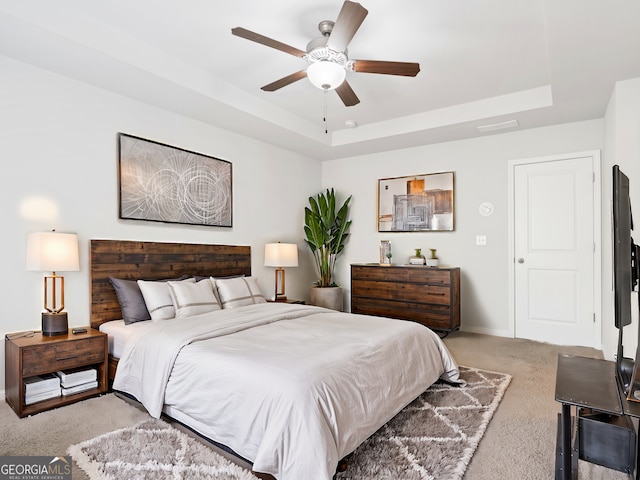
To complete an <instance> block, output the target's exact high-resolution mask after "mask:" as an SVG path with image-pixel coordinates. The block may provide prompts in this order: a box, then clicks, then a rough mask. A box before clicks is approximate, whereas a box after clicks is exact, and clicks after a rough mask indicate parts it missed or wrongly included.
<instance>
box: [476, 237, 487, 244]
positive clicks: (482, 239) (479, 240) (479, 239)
mask: <svg viewBox="0 0 640 480" xmlns="http://www.w3.org/2000/svg"><path fill="white" fill-rule="evenodd" d="M486 244H487V236H486V235H476V245H481V246H483V247H484V246H485V245H486Z"/></svg>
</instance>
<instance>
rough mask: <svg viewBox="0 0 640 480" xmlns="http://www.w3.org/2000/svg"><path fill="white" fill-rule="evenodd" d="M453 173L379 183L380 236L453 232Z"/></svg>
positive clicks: (393, 179) (401, 178)
mask: <svg viewBox="0 0 640 480" xmlns="http://www.w3.org/2000/svg"><path fill="white" fill-rule="evenodd" d="M453 225H454V224H453V172H443V173H428V174H424V175H411V176H408V177H395V178H382V179H380V180H378V231H379V232H432V231H452V230H453Z"/></svg>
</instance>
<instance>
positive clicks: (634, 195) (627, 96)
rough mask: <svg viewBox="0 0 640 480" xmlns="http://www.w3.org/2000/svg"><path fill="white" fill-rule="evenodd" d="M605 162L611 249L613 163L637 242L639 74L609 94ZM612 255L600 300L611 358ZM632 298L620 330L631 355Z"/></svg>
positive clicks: (605, 236)
mask: <svg viewBox="0 0 640 480" xmlns="http://www.w3.org/2000/svg"><path fill="white" fill-rule="evenodd" d="M604 163H605V165H606V166H605V168H604V170H603V171H604V172H605V173H607V176H606V177H605V178H604V180H605V181H604V185H603V189H602V194H603V195H602V196H603V202H602V203H603V205H602V212H603V228H602V244H603V247H604V246H606V248H607V250H606V251H608V252H611V248H612V247H611V245H612V233H611V222H612V220H611V210H612V207H611V197H612V180H611V167H612V166H613V165H615V164H617V165H619V166H620V169H621V170H622V171H623V172H624V173H625V174H626V175H627V177H629V189H630V197H631V208H632V210H633V213H634V219H635V231H634V232H632V234H633V237H634V240H635V242H636V243H640V78H636V79H632V80H625V81H622V82H618V83H617V84H616V86H615V89H614V92H613V94H612V95H611V99H610V100H609V104H608V106H607V111H606V114H605V148H604ZM605 225H607V228H605ZM604 251H605V250H604V249H603V252H604ZM612 255H613V254H612V253H609V255H606V254H604V253H603V269H602V304H603V312H604V313H605V314H604V315H603V320H602V322H603V330H602V332H603V335H602V345H603V352H604V354H605V357H607V358H613V355H614V354H615V353H616V348H617V344H618V331H617V330H616V329H615V328H608V329H606V328H605V327H606V326H607V325H608V326H609V327H611V325H613V322H614V306H613V305H614V298H613V294H614V292H613V275H612V268H611V263H612V258H613V257H612ZM632 302H633V308H632V310H631V311H632V314H633V318H632V324H631V325H629V326H627V327H625V329H624V330H623V334H624V354H625V356H626V357H632V358H634V357H635V356H636V346H637V341H638V324H639V321H638V310H637V293H636V294H634V295H633V298H632ZM606 314H608V316H607V315H606Z"/></svg>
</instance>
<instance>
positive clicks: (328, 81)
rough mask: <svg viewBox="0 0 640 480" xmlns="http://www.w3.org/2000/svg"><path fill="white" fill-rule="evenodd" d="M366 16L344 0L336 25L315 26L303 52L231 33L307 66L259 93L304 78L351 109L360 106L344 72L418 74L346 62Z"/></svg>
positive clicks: (406, 68) (390, 65)
mask: <svg viewBox="0 0 640 480" xmlns="http://www.w3.org/2000/svg"><path fill="white" fill-rule="evenodd" d="M368 13H369V12H368V11H367V9H366V8H364V7H363V6H362V5H360V4H359V3H357V2H350V1H348V0H347V1H345V2H344V4H343V5H342V9H341V10H340V13H339V14H338V18H337V19H336V21H335V22H332V21H330V20H324V21H322V22H320V23H319V24H318V30H320V33H321V34H322V37H320V38H316V39H314V40H311V41H310V42H309V44H308V45H307V49H306V51H303V50H300V49H298V48H295V47H291V46H289V45H287V44H284V43H282V42H279V41H277V40H273V39H271V38H269V37H265V36H264V35H260V34H259V33H255V32H252V31H250V30H247V29H245V28H242V27H236V28H232V29H231V33H232V34H233V35H236V36H238V37H242V38H245V39H247V40H251V41H252V42H256V43H261V44H263V45H266V46H267V47H271V48H275V49H277V50H281V51H283V52H285V53H288V54H290V55H294V56H296V57H300V58H303V59H305V60H306V61H307V63H309V66H308V67H307V69H306V70H300V71H299V72H295V73H292V74H291V75H287V76H286V77H283V78H281V79H279V80H276V81H275V82H273V83H270V84H268V85H265V86H264V87H262V90H264V91H266V92H273V91H275V90H278V89H280V88H282V87H286V86H287V85H290V84H292V83H293V82H297V81H298V80H300V79H302V78H305V77H307V78H309V80H310V81H311V83H312V84H313V85H315V86H316V87H318V88H321V89H322V90H325V91H327V90H334V89H335V91H336V93H337V94H338V96H339V97H340V99H341V100H342V102H343V103H344V104H345V106H347V107H351V106H353V105H357V104H358V103H360V100H359V99H358V97H357V96H356V94H355V92H354V91H353V89H352V88H351V86H350V85H349V83H348V82H347V80H346V75H347V70H351V71H354V72H362V73H379V74H383V75H402V76H406V77H415V76H416V75H417V74H418V72H419V71H420V65H419V64H418V63H409V62H387V61H380V60H350V59H349V56H348V54H347V46H348V45H349V42H350V41H351V39H352V38H353V36H354V35H355V34H356V32H357V31H358V29H359V28H360V25H362V22H363V21H364V19H365V17H366V16H367V14H368Z"/></svg>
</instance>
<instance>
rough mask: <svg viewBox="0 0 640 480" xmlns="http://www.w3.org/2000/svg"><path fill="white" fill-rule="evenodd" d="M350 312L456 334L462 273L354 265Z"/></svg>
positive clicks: (362, 264) (456, 271)
mask: <svg viewBox="0 0 640 480" xmlns="http://www.w3.org/2000/svg"><path fill="white" fill-rule="evenodd" d="M351 312H352V313H360V314H365V315H377V316H383V317H391V318H400V319H403V320H412V321H414V322H418V323H421V324H423V325H425V326H427V327H429V328H431V329H433V330H443V331H447V332H450V331H453V330H457V329H458V328H460V269H459V268H439V267H436V268H432V267H422V266H409V265H390V266H385V265H380V264H378V263H361V264H352V265H351Z"/></svg>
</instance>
